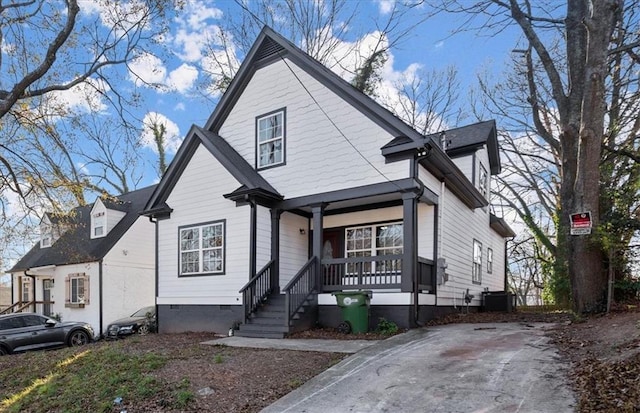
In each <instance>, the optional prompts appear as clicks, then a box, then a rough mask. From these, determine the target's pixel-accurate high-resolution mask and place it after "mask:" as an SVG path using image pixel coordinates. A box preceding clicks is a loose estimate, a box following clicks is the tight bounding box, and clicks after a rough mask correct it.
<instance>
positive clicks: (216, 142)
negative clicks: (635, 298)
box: [143, 125, 283, 216]
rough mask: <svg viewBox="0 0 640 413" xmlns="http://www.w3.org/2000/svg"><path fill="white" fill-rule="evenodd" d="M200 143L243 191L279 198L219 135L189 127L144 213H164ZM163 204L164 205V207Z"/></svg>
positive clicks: (150, 214) (196, 127)
mask: <svg viewBox="0 0 640 413" xmlns="http://www.w3.org/2000/svg"><path fill="white" fill-rule="evenodd" d="M200 144H202V145H203V146H204V147H205V148H206V149H207V150H208V151H209V152H210V153H211V154H212V155H213V156H214V157H215V158H216V160H217V161H218V162H220V164H221V165H222V166H223V167H224V168H225V169H226V170H227V171H229V173H230V174H231V175H232V176H233V177H234V178H235V179H236V180H237V181H238V182H239V183H240V184H241V185H243V186H244V188H245V189H246V190H261V191H263V193H264V194H265V196H266V195H267V194H269V195H270V196H271V197H273V198H274V199H282V198H283V196H282V195H280V194H279V193H278V192H277V191H276V190H275V189H274V188H273V187H272V186H271V185H270V184H269V183H268V182H267V181H266V180H265V179H264V178H263V177H262V176H261V175H260V174H259V173H258V172H257V171H256V170H255V169H254V168H253V167H252V166H251V165H249V163H248V162H247V161H246V160H245V159H244V158H243V157H242V156H240V154H239V153H238V152H236V150H235V149H233V148H232V147H231V145H229V144H228V143H227V141H225V140H224V139H223V138H221V137H220V136H218V135H216V134H214V133H212V132H210V131H208V130H205V129H202V128H200V127H198V126H195V125H193V126H191V129H190V130H189V132H188V133H187V136H186V138H185V140H184V142H183V143H182V145H180V148H179V149H178V152H177V153H176V155H175V157H174V159H173V161H172V162H171V164H170V165H169V168H168V169H167V172H166V173H165V174H164V175H163V176H162V179H161V180H160V183H159V184H158V186H157V188H156V190H155V191H154V192H153V195H151V197H150V199H149V202H147V204H146V206H145V208H144V211H143V214H145V215H149V216H153V215H154V214H153V211H154V210H158V209H159V208H160V209H159V210H160V211H163V209H162V207H161V206H162V204H164V203H165V202H166V200H167V198H168V196H169V194H170V193H171V191H172V190H173V188H174V187H175V185H176V183H177V182H178V179H179V178H180V176H181V175H182V172H183V171H184V169H185V168H186V166H187V164H188V163H189V161H190V160H191V158H192V157H193V154H194V153H195V151H196V149H197V148H198V145H200ZM165 205H166V204H165Z"/></svg>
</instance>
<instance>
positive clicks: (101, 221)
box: [91, 212, 105, 238]
mask: <svg viewBox="0 0 640 413" xmlns="http://www.w3.org/2000/svg"><path fill="white" fill-rule="evenodd" d="M91 218H93V219H92V220H91V221H92V222H93V238H99V237H103V236H104V235H105V230H104V226H105V213H104V212H96V213H95V214H93V215H92V217H91Z"/></svg>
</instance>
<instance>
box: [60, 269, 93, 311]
mask: <svg viewBox="0 0 640 413" xmlns="http://www.w3.org/2000/svg"><path fill="white" fill-rule="evenodd" d="M87 304H89V276H88V275H87V274H85V273H81V272H80V273H73V274H69V275H67V276H66V277H65V307H82V306H84V305H87Z"/></svg>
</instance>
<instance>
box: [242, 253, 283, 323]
mask: <svg viewBox="0 0 640 413" xmlns="http://www.w3.org/2000/svg"><path fill="white" fill-rule="evenodd" d="M274 271H275V260H271V261H269V262H268V263H267V265H265V266H264V267H263V268H262V269H261V270H260V271H259V272H258V273H257V274H256V275H255V276H254V277H253V278H251V279H250V280H249V282H248V283H247V284H246V285H245V286H244V287H242V289H241V290H240V292H241V293H242V302H243V304H244V321H245V322H247V320H248V319H249V317H250V316H251V314H253V313H254V312H255V311H256V309H257V308H258V307H259V306H260V305H261V304H262V303H263V302H264V301H265V299H266V298H267V296H269V294H271V293H272V292H273V289H274V287H275V286H274V285H273V277H272V274H273V273H274Z"/></svg>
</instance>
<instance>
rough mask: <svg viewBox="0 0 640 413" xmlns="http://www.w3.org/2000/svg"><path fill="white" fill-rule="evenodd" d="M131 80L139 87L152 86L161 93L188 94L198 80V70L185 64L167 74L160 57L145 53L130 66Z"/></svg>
mask: <svg viewBox="0 0 640 413" xmlns="http://www.w3.org/2000/svg"><path fill="white" fill-rule="evenodd" d="M129 70H130V72H129V78H130V79H131V80H132V81H133V82H134V83H136V84H137V85H141V84H143V85H150V86H151V87H154V88H156V89H158V91H159V92H161V93H166V92H172V91H175V92H178V93H186V92H188V91H189V90H190V89H191V88H192V87H193V85H194V83H195V81H196V80H197V79H198V75H199V73H198V69H196V68H195V67H194V66H192V65H189V64H186V63H183V64H182V65H180V66H179V67H178V68H177V69H175V70H172V71H171V72H169V73H167V68H166V66H165V65H164V63H163V62H162V60H160V59H159V58H158V57H156V56H154V55H152V54H150V53H143V54H141V55H140V56H138V57H136V58H135V59H134V60H133V61H132V62H131V63H130V64H129Z"/></svg>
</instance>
